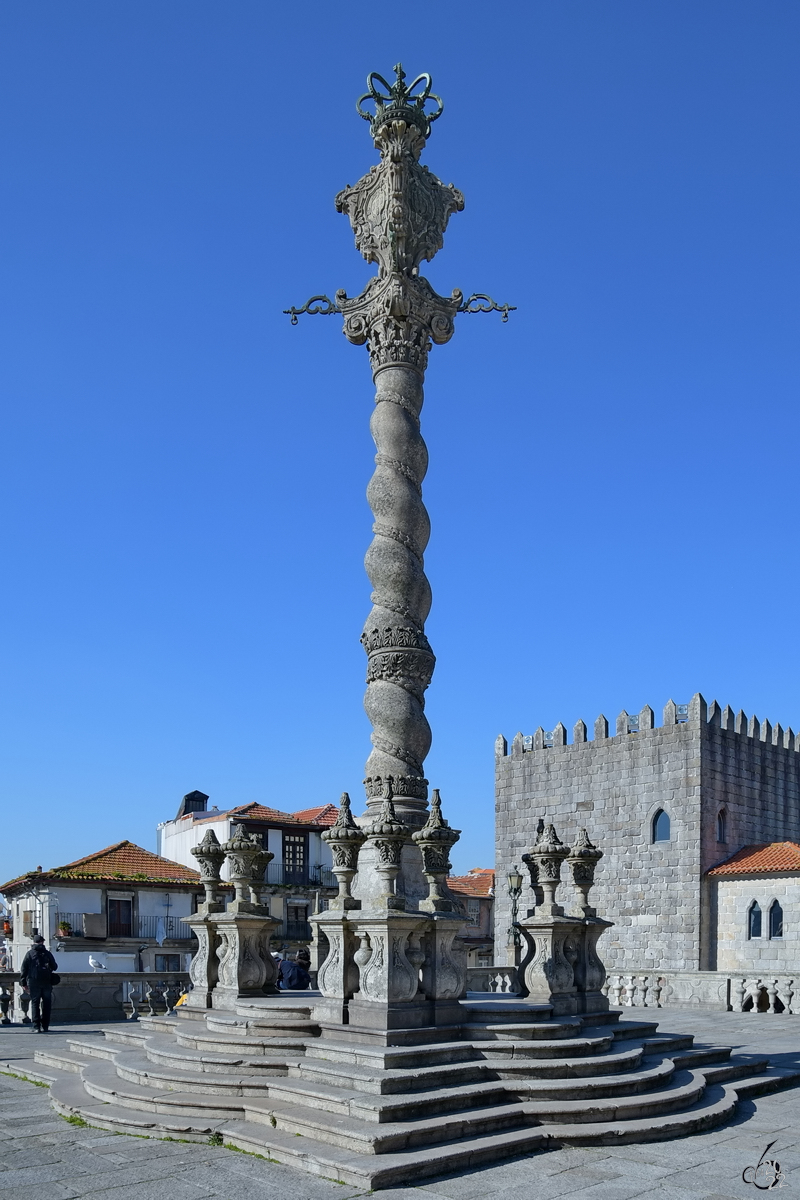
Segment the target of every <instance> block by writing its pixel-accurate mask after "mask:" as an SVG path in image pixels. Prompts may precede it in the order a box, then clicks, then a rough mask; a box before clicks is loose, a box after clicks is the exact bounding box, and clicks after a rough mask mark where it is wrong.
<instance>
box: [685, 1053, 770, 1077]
mask: <svg viewBox="0 0 800 1200" xmlns="http://www.w3.org/2000/svg"><path fill="white" fill-rule="evenodd" d="M726 1049H730V1048H729V1047H726ZM688 1066H689V1068H690V1069H692V1068H693V1067H694V1066H695V1064H694V1063H693V1062H690V1063H689V1064H688ZM768 1068H769V1059H768V1058H767V1057H766V1056H762V1057H758V1056H754V1057H753V1058H750V1057H748V1058H739V1057H736V1058H730V1057H729V1058H728V1061H726V1062H721V1063H719V1064H716V1063H709V1065H704V1066H703V1067H702V1068H700V1069H702V1072H703V1074H704V1075H705V1077H706V1083H729V1082H730V1081H731V1080H733V1079H744V1078H745V1077H746V1076H749V1075H759V1074H762V1073H763V1072H764V1071H766V1070H767V1069H768Z"/></svg>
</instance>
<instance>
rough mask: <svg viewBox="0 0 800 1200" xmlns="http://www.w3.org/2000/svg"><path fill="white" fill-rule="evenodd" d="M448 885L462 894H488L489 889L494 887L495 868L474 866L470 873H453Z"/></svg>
mask: <svg viewBox="0 0 800 1200" xmlns="http://www.w3.org/2000/svg"><path fill="white" fill-rule="evenodd" d="M447 886H448V887H449V888H450V890H451V891H453V892H460V893H461V895H462V896H488V895H489V889H490V888H494V870H493V869H492V867H473V868H472V870H471V871H470V873H469V875H451V876H450V877H449V879H448V880H447Z"/></svg>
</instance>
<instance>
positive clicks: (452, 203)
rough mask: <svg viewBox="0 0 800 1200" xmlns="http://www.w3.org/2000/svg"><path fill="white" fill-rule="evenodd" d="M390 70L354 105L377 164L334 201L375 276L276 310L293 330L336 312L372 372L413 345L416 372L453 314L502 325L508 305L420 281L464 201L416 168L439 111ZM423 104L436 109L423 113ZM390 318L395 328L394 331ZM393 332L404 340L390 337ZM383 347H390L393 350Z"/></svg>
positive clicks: (426, 90)
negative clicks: (497, 319) (353, 287)
mask: <svg viewBox="0 0 800 1200" xmlns="http://www.w3.org/2000/svg"><path fill="white" fill-rule="evenodd" d="M394 71H395V75H396V79H395V82H394V83H392V84H389V83H387V81H386V80H385V79H384V78H383V76H382V75H379V74H378V73H377V72H375V71H371V72H370V74H369V75H368V76H367V88H368V90H367V91H366V92H365V93H364V95H363V96H360V97H359V99H358V101H357V102H356V110H357V112H358V114H359V116H360V117H363V118H364V120H365V121H369V122H370V130H371V132H372V136H373V139H374V141H375V145H376V146H377V148H378V149H379V150H380V152H381V162H380V164H379V165H378V166H375V167H373V168H372V169H371V170H370V172H369V173H368V174H367V175H365V176H364V178H363V179H361V180H360V181H359V182H358V183H357V184H356V185H355V187H349V186H348V187H346V188H345V189H344V190H343V191H342V192H340V193H339V195H338V196H337V197H336V208H337V210H338V211H339V212H345V213H347V215H348V216H349V217H350V221H351V224H352V226H353V232H354V234H355V239H356V246H357V247H358V249H359V250H360V251H361V253H362V255H363V256H364V258H366V259H367V261H368V262H374V263H377V264H378V267H379V275H378V277H377V279H373V280H371V281H370V283H369V284H368V285H367V287H366V289H365V290H364V292H363V293H362V295H361V296H358V297H355V298H354V299H352V300H349V299H348V297H347V294H346V292H344V291H343V290H339V291H337V293H336V298H335V300H331V299H330V297H329V296H325V295H318V296H312V297H311V298H310V299H309V300H307V301H306V303H305V304H303V305H302V306H301V307H300V308H297V307H295V306H294V305H292V307H291V308H286V309H284V310H283V311H284V312H285V313H286V315H287V316H289V317H290V318H291V323H292V325H296V324H297V318H298V317H299V316H300V315H301V314H302V313H308V314H309V315H320V316H331V315H332V314H333V313H341V314H343V315H344V316H345V327H344V333H345V336H346V337H347V338H348V340H349V341H351V342H354V343H355V344H356V345H363V344H364V342H367V343H368V345H369V350H370V356H371V358H372V360H373V367H376V366H380V365H381V364H382V363H383V364H384V365H385V362H386V361H395V362H396V361H400V357H398V356H399V355H400V351H399V349H398V346H399V343H400V342H411V343H415V352H414V353H413V354H412V355H411V356H409V355H405V354H404V355H402V359H403V361H406V362H408V363H409V365H413V366H416V367H417V369H420V370H422V371H424V369H425V363H426V361H427V352H428V348H429V346H430V343H431V341H433V342H436V343H437V344H441V343H443V342H446V341H449V339H450V337H451V336H452V333H453V325H452V319H453V317H454V316H455V315H456V313H460V312H464V313H477V312H499V313H501V314H502V319H503V321H504V322H505V321H507V320H508V314H509V313H510V312H514V311H515V309H516V306H515V305H513V304H498V303H497V302H496V301H495V300H493V299H492V298H491V296H487V295H485V294H484V293H482V292H475V293H473V294H472V295H471V296H469V297H468V299H466V300H465V299H464V297H463V294H462V293H461V292H460V291H459V290H458V288H456V289H455V290H454V291H453V294H452V297H451V298H445V297H443V296H437V295H436V293H435V292H434V291H433V289H432V288H431V287H430V284H428V283H427V281H426V280H425V279H423V278H422V277H421V276H420V275H419V266H420V264H421V263H422V262H423V261H426V260H428V261H429V260H430V259H432V258H433V256H434V255H435V254H436V252H437V250H440V249H441V247H442V244H443V240H444V231H445V228H446V226H447V222H448V220H449V218H450V215H451V214H452V213H453V212H460V211H461V210H462V209H463V207H464V197H463V196H462V194H461V192H459V191H458V189H457V188H454V187H453V185H452V184H451V185H450V186H449V187H446V186H445V185H444V184H443V183H441V182H440V180H438V179H437V178H436V176H435V175H432V174H431V172H430V171H429V170H428V168H427V167H423V166H421V165H420V163H419V156H420V153H421V151H422V149H423V148H424V146H425V142H426V141H427V139H428V137H429V136H430V132H431V122H432V121H435V120H437V119H438V118H439V117H440V116H441V115H442V111H443V109H444V105H443V103H442V100H441V97H439V96H437V95H436V94H435V93H434V92H432V91H431V86H432V85H431V77H430V75H428V74H422V75H418V76H417V78H416V79H415V80H414V81H413V82H412V83H411V85H410V86H408V87H407V86H406V84H405V79H406V73H405V71H404V70H403V67H402V64H401V63H398V64H397V65H396V66H395V68H394ZM369 102H372V103H373V104H374V106H375V113H374V115H373V114H371V113H369V112H367V111H365V110H364V107H363V105H364V104H365V103H369ZM429 102H430V103H431V104H433V106H434V107H433V109H432V110H431V111H426V105H427V104H428V103H429ZM389 277H393V280H392V281H390V278H389ZM387 311H388V314H389V316H390V317H391V318H392V320H391V321H390V323H389V324H388V325H387V323H386V321H382V320H381V319H380V317H381V316H382V314H383V313H386V312H387ZM417 316H419V317H421V318H422V328H420V327H419V326H418V322H416V321H415V319H414V318H415V317H417ZM398 321H400V322H403V325H404V328H402V330H401V329H399V328H398V327H397V322H398ZM415 326H416V328H415ZM400 333H402V335H403V336H402V337H398V334H400ZM409 334H410V335H411V336H410V338H409ZM389 342H393V343H394V349H393V351H390V350H389V348H388V343H389ZM387 354H388V359H387ZM411 358H413V359H414V361H413V362H411Z"/></svg>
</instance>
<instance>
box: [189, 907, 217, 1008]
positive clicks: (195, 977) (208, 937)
mask: <svg viewBox="0 0 800 1200" xmlns="http://www.w3.org/2000/svg"><path fill="white" fill-rule="evenodd" d="M182 920H183V921H184V923H185V924H186V925H189V926H190V927H191V929H192V930H193V932H194V935H195V937H196V938H197V944H198V949H197V953H196V954H195V956H194V958H193V959H192V961H191V965H190V967H189V978H190V979H191V981H192V990H191V992H190V993H189V998H188V1000H187V1001H186V1007H187V1008H211V997H212V994H213V991H214V988H215V987H216V986H217V978H218V968H219V962H218V960H217V953H216V952H217V946H218V943H219V939H218V937H217V933H216V930H215V928H214V924H213V920H212V914H210V913H207V912H205V913H204V912H198V913H196V914H195V915H194V916H191V917H183V918H182Z"/></svg>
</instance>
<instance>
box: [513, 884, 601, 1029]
mask: <svg viewBox="0 0 800 1200" xmlns="http://www.w3.org/2000/svg"><path fill="white" fill-rule="evenodd" d="M545 908H549V909H550V911H549V912H543V911H542V910H543V909H545ZM611 924H612V923H611V922H610V921H602V920H600V919H599V918H598V917H589V918H586V917H565V916H564V915H563V912H562V911H560V910H559V908H558V906H557V905H549V906H545V905H541V906H540V907H539V908H538V909H537V910H536V913H535V914H534V916H532V917H526V919H525V920H524V921H520V923H519V928H520V930H521V932H522V934H523V936H524V938H525V941H526V942H527V946H528V952H527V954H526V956H525V958H524V960H523V963H522V965H521V968H520V969H521V972H522V977H523V983H524V987H525V994H526V998H527V999H528V1000H529V1001H530V1002H531V1003H539V1004H551V1005H552V1007H553V1016H554V1017H565V1016H574V1015H575V1014H577V1013H592V1012H606V1011H607V1010H608V1000H607V999H606V997H605V996H604V995H603V994H602V992H601V990H600V989H601V988H602V986H603V984H604V982H605V977H606V972H605V967H604V966H603V964H602V962H601V961H600V959H599V958H598V955H597V942H598V939H599V938H600V935H601V934H602V933H604V932H605V930H606V929H609V928H610V927H611Z"/></svg>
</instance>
